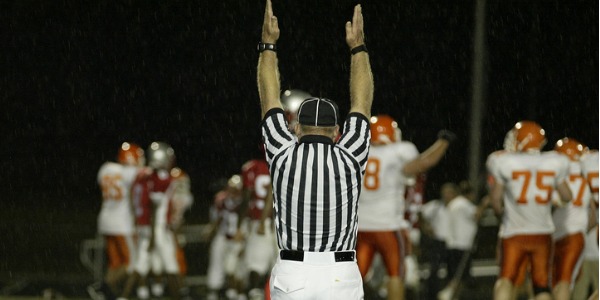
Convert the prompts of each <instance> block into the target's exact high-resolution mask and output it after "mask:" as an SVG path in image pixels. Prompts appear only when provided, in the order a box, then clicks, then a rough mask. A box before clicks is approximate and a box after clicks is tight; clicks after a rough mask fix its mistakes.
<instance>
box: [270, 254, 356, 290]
mask: <svg viewBox="0 0 600 300" xmlns="http://www.w3.org/2000/svg"><path fill="white" fill-rule="evenodd" d="M269 284H270V288H271V299H273V300H279V299H339V300H355V299H364V292H363V283H362V278H361V276H360V271H359V270H358V265H357V264H356V261H349V262H335V258H334V256H333V252H305V255H304V261H303V262H299V261H292V260H282V259H280V258H278V259H277V262H276V263H275V266H274V267H273V270H272V271H271V279H270V282H269Z"/></svg>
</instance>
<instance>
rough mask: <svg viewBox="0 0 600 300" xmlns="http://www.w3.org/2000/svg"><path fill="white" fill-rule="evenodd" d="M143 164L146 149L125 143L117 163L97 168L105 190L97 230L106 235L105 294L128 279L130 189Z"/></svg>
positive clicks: (131, 214)
mask: <svg viewBox="0 0 600 300" xmlns="http://www.w3.org/2000/svg"><path fill="white" fill-rule="evenodd" d="M144 164H145V159H144V150H142V148H140V147H139V146H138V145H135V144H132V143H123V144H122V145H121V148H120V149H119V153H118V163H115V162H106V163H104V164H103V165H102V166H101V167H100V170H99V171H98V184H99V185H100V188H101V189H102V208H101V209H100V214H99V215H98V233H99V234H101V235H102V236H103V237H104V240H105V247H106V254H107V257H108V271H107V272H106V275H105V277H104V282H103V287H102V290H103V292H104V293H105V294H109V295H110V293H113V294H117V293H118V291H117V286H118V285H119V283H120V282H121V281H123V280H125V279H126V278H127V271H129V269H130V267H131V262H132V259H131V255H133V253H134V249H133V245H134V244H133V238H132V236H133V232H134V220H133V211H132V209H131V199H130V191H131V186H132V185H133V182H134V180H135V178H136V176H137V174H138V172H139V170H140V168H141V167H142V166H143V165H144ZM109 295H106V296H109Z"/></svg>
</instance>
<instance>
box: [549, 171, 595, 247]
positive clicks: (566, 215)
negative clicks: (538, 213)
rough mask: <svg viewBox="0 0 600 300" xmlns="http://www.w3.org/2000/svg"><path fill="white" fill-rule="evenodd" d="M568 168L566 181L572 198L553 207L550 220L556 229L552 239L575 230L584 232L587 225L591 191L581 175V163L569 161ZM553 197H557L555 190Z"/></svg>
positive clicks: (575, 231) (559, 237)
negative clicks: (555, 207) (561, 204)
mask: <svg viewBox="0 0 600 300" xmlns="http://www.w3.org/2000/svg"><path fill="white" fill-rule="evenodd" d="M569 169H570V170H569V177H568V179H567V181H568V183H569V188H570V189H571V193H572V194H573V200H571V201H570V202H569V203H567V204H565V205H564V206H562V207H560V208H557V209H555V210H554V212H553V213H552V220H553V221H554V226H556V231H555V232H554V234H552V237H553V238H554V240H558V239H561V238H563V237H565V236H567V235H569V234H573V233H577V232H581V233H584V234H585V232H586V230H587V226H588V218H589V217H588V214H589V207H590V201H591V199H592V192H591V190H590V188H589V186H588V184H587V182H586V180H585V178H583V176H581V174H582V173H581V165H580V164H579V162H573V161H571V162H570V164H569ZM555 199H559V196H558V193H557V192H555Z"/></svg>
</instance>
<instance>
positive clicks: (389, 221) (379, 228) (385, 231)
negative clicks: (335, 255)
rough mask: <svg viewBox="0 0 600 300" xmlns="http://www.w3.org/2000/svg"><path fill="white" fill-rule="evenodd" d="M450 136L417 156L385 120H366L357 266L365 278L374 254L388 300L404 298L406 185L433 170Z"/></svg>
mask: <svg viewBox="0 0 600 300" xmlns="http://www.w3.org/2000/svg"><path fill="white" fill-rule="evenodd" d="M453 139H454V134H453V133H451V132H449V131H445V130H444V131H441V132H440V135H439V137H438V140H437V141H436V142H435V143H434V144H433V145H432V146H431V147H430V148H429V149H427V151H425V152H424V153H422V154H419V151H418V150H417V147H415V145H414V144H412V143H410V142H407V141H401V140H400V130H399V129H398V124H397V123H396V121H394V119H392V118H391V117H390V116H387V115H378V116H374V117H372V118H371V145H372V147H371V149H370V151H369V158H368V160H367V167H366V171H365V175H364V179H363V188H362V192H361V195H360V198H359V206H358V240H357V245H356V253H357V262H358V267H359V270H360V273H361V275H362V277H363V278H364V277H365V276H366V274H367V272H368V271H369V268H370V266H371V263H372V261H373V257H374V255H375V254H376V253H377V252H379V253H380V255H381V257H382V258H383V262H384V264H385V267H386V269H387V274H388V276H389V280H388V284H387V287H388V299H404V285H403V280H402V277H403V275H404V274H403V273H404V271H403V262H404V256H403V253H402V250H403V246H402V242H403V240H402V238H401V237H400V235H399V231H400V229H401V228H402V225H403V224H402V223H403V221H404V220H403V216H404V192H405V186H406V185H409V180H410V178H412V177H413V176H415V175H417V174H419V173H421V172H424V171H426V170H428V169H430V168H431V167H433V166H435V165H436V164H437V163H438V162H439V161H440V159H441V158H442V157H443V156H444V154H445V153H446V150H447V149H448V146H449V145H450V141H451V140H453Z"/></svg>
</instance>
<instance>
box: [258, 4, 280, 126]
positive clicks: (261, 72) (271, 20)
mask: <svg viewBox="0 0 600 300" xmlns="http://www.w3.org/2000/svg"><path fill="white" fill-rule="evenodd" d="M278 39H279V24H278V23H277V17H276V16H274V15H273V7H272V5H271V0H267V4H266V6H265V16H264V20H263V27H262V35H261V42H262V43H265V44H275V43H277V40H278ZM257 81H258V95H259V97H260V108H261V112H262V114H261V117H264V116H265V114H266V113H267V112H268V111H269V110H270V109H272V108H276V107H279V108H281V107H282V106H281V102H280V101H279V90H280V83H279V68H278V66H277V52H275V51H272V50H265V51H262V52H261V53H260V54H259V57H258V68H257Z"/></svg>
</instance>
